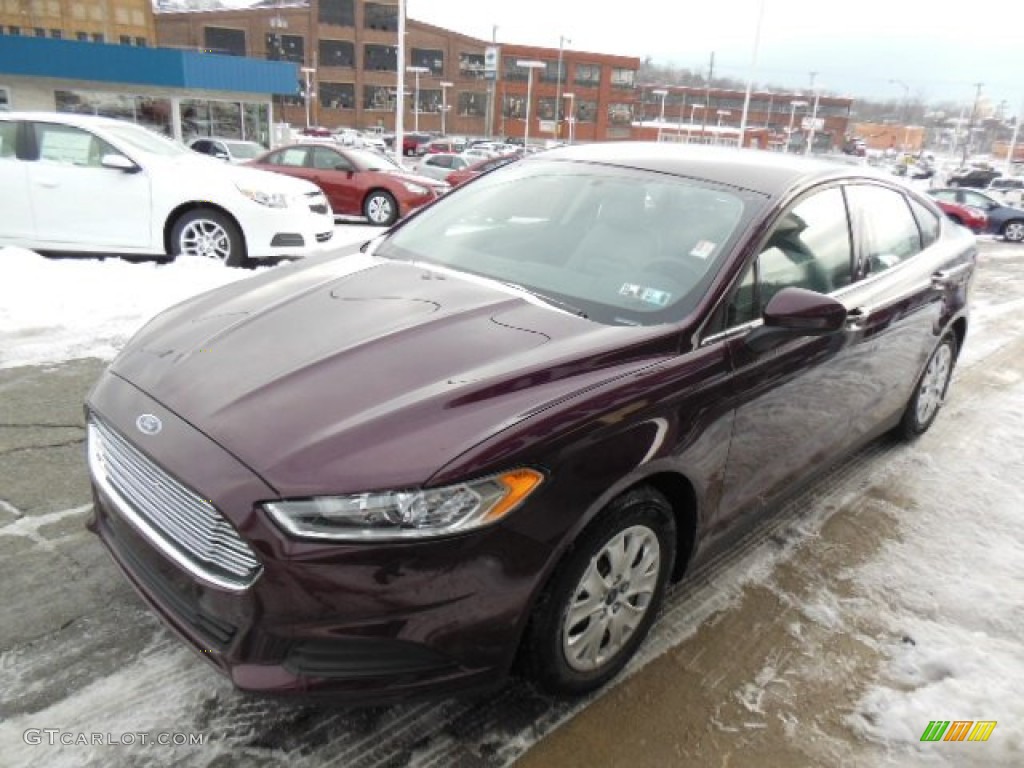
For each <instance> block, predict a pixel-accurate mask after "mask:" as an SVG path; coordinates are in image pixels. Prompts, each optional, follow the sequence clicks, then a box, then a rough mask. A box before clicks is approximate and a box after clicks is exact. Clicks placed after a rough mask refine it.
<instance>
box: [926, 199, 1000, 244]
mask: <svg viewBox="0 0 1024 768" xmlns="http://www.w3.org/2000/svg"><path fill="white" fill-rule="evenodd" d="M935 204H936V205H937V206H939V208H940V209H942V212H943V213H945V214H946V216H948V217H949V218H950V220H951V221H955V222H956V223H957V224H960V225H961V226H964V227H967V228H968V229H969V230H971V231H972V232H973V233H974V234H976V235H977V234H980V233H982V232H984V231H985V230H987V229H988V216H987V215H986V214H985V212H984V211H981V210H978V209H977V208H972V207H971V206H969V205H961V204H960V203H950V202H948V201H946V200H939V199H936V200H935Z"/></svg>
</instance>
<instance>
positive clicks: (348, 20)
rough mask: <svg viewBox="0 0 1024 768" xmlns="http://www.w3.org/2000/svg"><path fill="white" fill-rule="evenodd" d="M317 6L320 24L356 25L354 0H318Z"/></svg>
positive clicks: (335, 25) (336, 25)
mask: <svg viewBox="0 0 1024 768" xmlns="http://www.w3.org/2000/svg"><path fill="white" fill-rule="evenodd" d="M317 6H318V9H319V10H318V16H319V19H320V23H321V24H330V25H331V26H334V27H354V26H355V25H356V9H355V0H320V2H319V3H318V4H317Z"/></svg>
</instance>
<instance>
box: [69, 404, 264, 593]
mask: <svg viewBox="0 0 1024 768" xmlns="http://www.w3.org/2000/svg"><path fill="white" fill-rule="evenodd" d="M89 466H90V468H91V469H92V474H93V477H94V479H95V480H96V481H97V483H98V484H99V485H100V486H101V487H102V488H103V489H104V490H105V491H106V492H107V495H108V496H110V497H111V499H112V500H113V501H114V502H115V503H116V504H117V506H118V508H119V509H120V511H121V512H122V514H124V515H125V516H126V517H127V518H128V519H129V522H131V523H133V524H134V525H135V526H136V528H138V529H140V531H141V532H142V533H143V534H144V535H146V537H147V538H148V539H149V540H150V541H151V542H152V543H153V544H155V545H156V546H157V547H158V548H159V549H160V550H161V551H162V552H164V553H165V554H167V555H168V556H169V557H171V558H172V559H173V560H175V561H176V562H177V563H178V564H179V565H181V566H182V567H184V568H186V569H187V570H188V571H190V572H191V573H193V574H195V575H197V576H199V577H200V578H202V579H205V580H206V581H209V582H211V583H213V584H216V585H217V586H221V587H225V588H228V589H235V590H238V589H245V588H246V587H248V586H249V585H251V584H252V583H253V581H255V579H256V577H257V576H258V575H259V572H260V563H259V561H258V560H257V559H256V556H255V554H254V553H253V551H252V550H251V549H250V548H249V546H248V545H247V544H246V543H245V542H244V541H242V539H241V538H239V536H238V534H237V533H236V532H235V529H234V528H233V527H232V526H231V524H230V523H229V522H228V521H227V520H226V519H225V518H224V517H223V516H222V515H221V514H220V513H219V512H218V511H217V509H216V507H214V506H213V505H212V504H211V503H210V502H209V501H207V500H206V499H204V498H202V497H201V496H199V495H198V494H196V493H195V492H193V491H191V490H189V489H188V488H186V487H185V486H183V485H182V484H181V483H179V482H178V481H177V480H175V479H174V478H173V477H171V476H170V475H169V474H167V473H166V472H165V471H164V470H162V469H160V467H158V466H157V465H156V464H154V463H153V462H152V461H150V460H149V459H148V458H146V456H144V455H143V454H142V453H141V452H140V451H139V450H138V449H136V448H135V447H134V446H132V445H131V444H130V443H129V442H128V441H127V440H125V439H124V438H123V437H121V435H119V434H118V433H117V432H115V431H114V430H113V429H111V428H110V427H108V426H107V425H105V424H104V423H103V422H101V421H100V420H99V419H97V418H96V417H95V416H93V417H91V418H90V419H89Z"/></svg>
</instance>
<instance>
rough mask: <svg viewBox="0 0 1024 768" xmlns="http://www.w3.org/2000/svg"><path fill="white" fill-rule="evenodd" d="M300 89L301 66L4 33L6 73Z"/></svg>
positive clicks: (1, 62) (0, 62) (2, 67)
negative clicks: (12, 35) (13, 35)
mask: <svg viewBox="0 0 1024 768" xmlns="http://www.w3.org/2000/svg"><path fill="white" fill-rule="evenodd" d="M5 74H6V75H23V76H26V77H53V78H58V79H61V80H87V81H94V82H101V83H125V84H132V85H156V86H163V87H166V88H183V89H201V90H211V91H241V92H245V93H263V94H267V95H270V94H282V95H294V94H295V93H296V89H297V86H298V81H299V66H298V65H297V64H294V63H292V62H287V61H263V60H262V59H250V58H245V57H241V56H222V55H219V54H212V53H198V52H195V51H179V50H175V49H173V48H141V47H135V46H130V45H111V44H108V43H88V42H81V41H78V40H53V39H50V38H44V37H11V36H6V35H5V36H2V37H0V75H5Z"/></svg>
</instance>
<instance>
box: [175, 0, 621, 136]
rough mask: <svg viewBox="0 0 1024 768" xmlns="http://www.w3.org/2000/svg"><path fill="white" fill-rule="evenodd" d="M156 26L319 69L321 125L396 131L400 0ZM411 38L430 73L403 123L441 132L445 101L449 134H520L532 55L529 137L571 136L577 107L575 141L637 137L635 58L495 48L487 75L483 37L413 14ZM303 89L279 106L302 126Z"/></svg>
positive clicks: (263, 8) (213, 15) (409, 53)
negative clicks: (494, 67) (492, 71)
mask: <svg viewBox="0 0 1024 768" xmlns="http://www.w3.org/2000/svg"><path fill="white" fill-rule="evenodd" d="M156 31H157V38H158V40H159V41H160V45H165V46H171V47H180V48H192V49H195V50H204V51H208V52H213V53H221V54H230V55H235V56H249V57H254V58H261V59H276V60H286V61H291V62H294V63H296V64H299V65H301V66H302V67H307V68H310V69H313V70H315V72H314V73H312V74H311V79H312V86H313V87H312V94H313V98H311V100H310V105H309V106H310V112H311V122H312V123H314V124H317V125H324V126H327V127H331V128H333V127H338V126H350V127H355V128H364V129H366V128H375V127H379V128H381V129H383V130H392V129H393V128H394V115H395V96H396V90H397V66H398V56H397V48H396V44H397V31H398V6H397V4H392V3H387V2H369V1H368V0H311V1H310V2H306V0H280V1H278V2H268V3H267V4H265V5H258V6H253V7H250V8H247V9H244V10H215V11H196V12H180V11H177V12H168V13H164V12H160V13H157V15H156ZM406 41H407V42H406V65H407V66H409V67H417V68H423V69H424V70H425V71H422V72H420V73H419V75H418V76H417V75H415V74H411V73H410V74H407V75H406V77H405V87H406V93H407V99H406V103H407V106H406V117H405V121H404V122H405V128H406V130H414V129H415V128H416V127H417V126H418V127H419V129H420V130H422V131H439V130H441V128H442V109H443V108H444V107H447V108H448V109H447V111H446V112H445V116H444V121H443V122H444V128H445V129H446V131H447V132H448V133H455V134H467V135H487V134H489V133H493V134H494V135H501V136H522V135H523V134H524V132H525V117H526V108H525V99H526V93H527V90H528V85H529V83H528V78H529V75H528V71H527V70H526V69H523V68H521V67H519V66H518V63H517V62H519V61H521V60H525V59H529V60H534V61H541V62H543V63H544V64H545V66H544V68H543V69H538V70H536V71H535V72H534V81H533V87H532V88H531V89H529V90H532V97H533V98H532V104H531V109H530V117H531V121H530V122H531V128H530V136H531V137H537V138H554V137H555V136H556V135H561V136H562V138H563V139H564V138H567V136H568V128H569V124H570V121H569V119H568V118H569V117H570V115H569V114H568V110H569V109H571V110H572V112H573V117H574V120H573V121H572V123H573V129H574V134H575V137H576V138H578V139H580V140H587V141H590V140H599V139H610V138H630V124H631V121H632V118H633V114H634V110H635V93H636V91H635V82H636V73H637V70H638V69H639V66H640V60H639V59H638V58H634V57H624V56H611V55H607V54H597V53H581V52H578V51H570V50H564V51H561V52H560V51H559V50H558V49H557V48H535V47H527V46H517V45H500V46H498V48H499V50H500V54H499V56H498V71H497V73H496V77H495V79H494V80H490V79H488V72H486V70H485V53H486V51H487V48H488V46H489V45H491V44H490V43H488V42H486V41H483V40H479V39H476V38H473V37H469V36H467V35H462V34H460V33H458V32H454V31H451V30H447V29H443V28H440V27H436V26H433V25H430V24H424V23H422V22H419V21H416V20H415V19H409V20H408V21H407V24H406ZM559 61H561V64H562V66H561V74H560V75H559V71H560V70H559ZM417 77H418V80H419V87H418V88H417V87H416V81H417ZM560 78H561V82H559V80H560ZM443 83H450V85H447V86H442V84H443ZM296 87H297V93H296V96H295V97H292V98H288V99H284V100H282V103H280V104H279V105H277V114H278V115H279V116H282V117H283V119H284V120H286V121H287V122H290V123H291V124H293V125H302V124H304V123H305V119H306V115H305V102H304V99H303V97H302V95H301V92H300V91H299V90H298V89H299V87H300V84H298V83H297V84H296ZM417 95H418V102H417ZM558 100H561V101H562V110H561V111H557V110H556V104H555V102H556V101H558ZM417 104H418V108H417ZM488 114H490V117H489V118H488ZM489 129H490V130H489Z"/></svg>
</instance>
